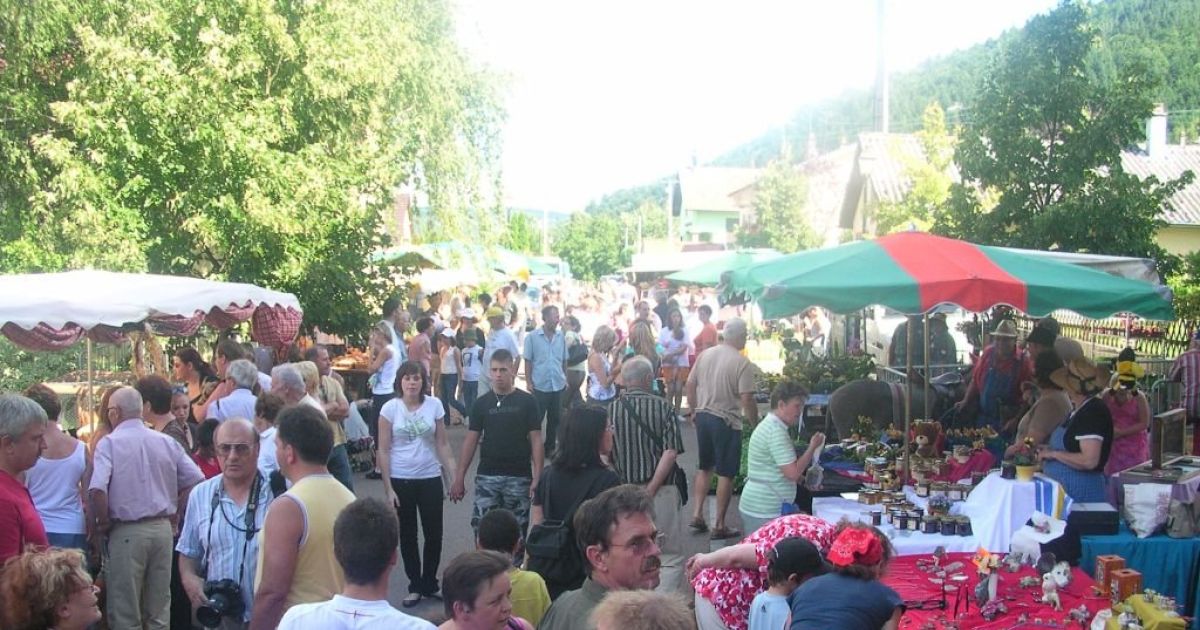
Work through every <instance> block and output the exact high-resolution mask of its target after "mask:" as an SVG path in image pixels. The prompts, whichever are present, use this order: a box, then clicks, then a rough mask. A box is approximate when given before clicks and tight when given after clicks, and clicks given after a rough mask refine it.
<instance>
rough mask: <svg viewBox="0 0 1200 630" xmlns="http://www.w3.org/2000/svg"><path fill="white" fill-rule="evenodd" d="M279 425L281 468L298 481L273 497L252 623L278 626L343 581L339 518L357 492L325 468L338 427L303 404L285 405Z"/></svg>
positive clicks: (261, 548) (338, 588)
mask: <svg viewBox="0 0 1200 630" xmlns="http://www.w3.org/2000/svg"><path fill="white" fill-rule="evenodd" d="M275 424H276V428H277V429H278V430H277V432H276V435H275V440H276V454H277V456H278V459H279V470H280V472H281V473H282V474H283V476H284V477H286V478H287V480H288V481H290V482H291V484H292V487H291V489H290V490H288V491H287V492H286V493H284V494H282V495H280V497H279V498H278V499H276V500H275V501H274V502H273V503H271V507H270V509H269V510H268V511H267V520H266V521H265V522H264V523H263V528H262V532H261V533H260V536H261V538H260V539H259V546H258V550H259V551H258V571H257V574H256V575H255V578H254V584H255V591H254V618H253V619H252V620H251V621H250V630H259V629H263V630H267V629H274V628H275V627H276V626H277V625H279V620H280V619H281V618H282V617H283V613H284V612H286V611H287V609H288V608H289V607H291V606H294V605H296V604H307V603H311V602H320V601H325V600H327V599H330V598H332V597H333V596H334V594H336V593H340V592H341V591H342V587H343V586H344V585H345V577H344V574H343V573H342V567H341V565H339V564H338V561H337V558H336V557H335V556H334V552H333V524H334V521H335V520H337V517H338V514H340V513H341V511H342V509H343V508H345V507H346V506H347V505H349V504H350V503H352V502H353V501H354V494H353V493H351V492H350V491H349V490H347V489H346V487H345V486H343V485H342V484H341V483H340V482H338V480H336V479H334V478H333V476H332V475H330V474H329V470H328V469H327V468H326V467H325V462H327V461H328V460H329V452H330V451H331V450H332V449H333V431H332V430H331V429H330V427H329V423H328V422H326V420H325V418H324V416H322V415H321V412H320V411H319V410H317V409H316V408H314V407H312V406H309V405H304V404H299V405H291V406H288V407H285V408H284V409H283V410H282V411H280V412H279V416H278V418H277V419H276V423H275Z"/></svg>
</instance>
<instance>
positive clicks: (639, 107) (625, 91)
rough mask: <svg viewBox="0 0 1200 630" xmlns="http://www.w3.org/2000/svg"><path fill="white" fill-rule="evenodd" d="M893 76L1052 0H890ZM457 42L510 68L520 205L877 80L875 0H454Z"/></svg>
mask: <svg viewBox="0 0 1200 630" xmlns="http://www.w3.org/2000/svg"><path fill="white" fill-rule="evenodd" d="M887 2H888V4H887V11H886V13H887V18H888V36H887V50H888V59H889V65H890V69H891V70H892V71H897V70H905V69H909V68H912V67H913V66H915V65H916V64H918V63H920V62H921V61H923V60H926V59H929V58H931V57H936V56H941V55H944V54H946V53H949V52H952V51H954V50H958V49H961V48H965V47H968V46H970V45H972V44H975V43H978V42H982V41H985V40H987V39H989V38H993V37H995V36H997V35H999V34H1000V33H1001V32H1003V31H1004V30H1006V29H1008V28H1012V27H1016V26H1020V25H1022V24H1024V23H1025V21H1027V20H1028V19H1029V18H1030V17H1032V16H1033V15H1035V14H1037V13H1042V12H1045V11H1047V10H1049V9H1050V8H1052V7H1053V6H1054V5H1055V4H1056V3H1055V2H1054V0H887ZM456 6H457V19H458V23H457V27H458V33H459V38H460V41H461V42H462V43H463V44H464V45H465V46H466V47H467V49H468V50H469V51H470V53H471V54H472V56H473V57H475V58H476V59H478V60H480V61H482V62H483V63H485V64H487V65H488V66H490V67H491V68H492V69H494V70H496V71H499V72H500V73H502V74H503V75H504V76H506V77H507V81H506V85H505V91H504V105H505V108H506V109H507V112H508V120H507V123H506V124H505V127H504V134H503V141H504V147H503V159H502V167H503V171H504V172H503V175H504V177H503V182H504V183H503V185H504V191H505V199H506V201H507V202H508V203H509V204H510V205H513V206H518V207H527V208H536V209H548V210H552V211H563V212H565V211H574V210H579V209H582V208H583V206H584V205H586V203H587V202H588V201H589V200H592V199H595V198H598V197H599V196H601V195H603V194H605V193H607V192H612V191H614V190H617V189H619V188H624V187H626V186H634V185H638V184H644V183H648V182H650V181H653V180H655V179H656V178H658V177H662V176H664V175H667V174H669V173H672V172H674V171H675V170H677V169H678V168H679V167H681V166H683V165H685V164H687V163H688V162H689V161H690V159H691V156H692V155H693V154H694V155H696V156H697V157H698V158H699V159H700V161H701V162H703V161H706V160H709V159H712V158H714V157H716V156H717V155H719V154H721V153H723V152H725V151H727V150H729V149H731V148H733V147H736V146H737V145H739V144H741V143H743V142H746V141H748V140H751V139H753V138H755V137H756V136H758V135H759V134H760V133H762V132H763V131H765V130H767V129H769V128H772V127H775V126H778V125H780V124H782V123H784V122H786V121H787V120H788V118H789V117H790V114H791V113H792V112H793V111H794V110H795V109H796V108H797V107H798V106H800V105H802V104H804V103H808V102H812V101H816V100H820V99H822V98H825V97H829V96H833V95H836V94H838V93H840V92H842V91H844V90H846V89H849V88H856V87H868V86H870V85H871V84H872V83H873V82H874V77H875V60H876V35H875V34H876V14H875V11H876V1H875V0H825V1H822V2H816V1H812V0H738V1H736V2H735V1H732V0H731V1H725V2H718V1H715V0H713V1H705V0H690V1H688V0H605V1H603V2H595V1H592V2H584V1H582V0H458V2H457V5H456Z"/></svg>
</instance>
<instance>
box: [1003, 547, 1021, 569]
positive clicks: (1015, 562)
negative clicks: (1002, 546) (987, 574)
mask: <svg viewBox="0 0 1200 630" xmlns="http://www.w3.org/2000/svg"><path fill="white" fill-rule="evenodd" d="M1023 563H1024V556H1023V555H1022V554H1021V553H1020V552H1016V553H1010V554H1008V555H1007V556H1004V570H1005V571H1008V572H1009V573H1016V572H1017V571H1020V570H1021V564H1023Z"/></svg>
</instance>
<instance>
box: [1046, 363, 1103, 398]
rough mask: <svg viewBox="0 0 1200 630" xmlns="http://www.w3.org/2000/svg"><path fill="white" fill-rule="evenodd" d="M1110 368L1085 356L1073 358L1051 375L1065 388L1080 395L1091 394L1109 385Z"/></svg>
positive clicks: (1051, 378)
mask: <svg viewBox="0 0 1200 630" xmlns="http://www.w3.org/2000/svg"><path fill="white" fill-rule="evenodd" d="M1108 378H1109V376H1108V370H1107V369H1105V368H1102V367H1100V366H1098V365H1096V364H1095V363H1092V362H1091V361H1089V360H1088V359H1085V358H1083V357H1080V358H1077V359H1072V360H1071V361H1069V362H1068V363H1067V364H1066V366H1064V367H1061V368H1059V369H1057V370H1055V371H1054V373H1053V374H1051V375H1050V380H1051V381H1052V382H1053V383H1054V384H1055V385H1058V386H1059V387H1061V388H1063V390H1065V391H1068V392H1071V393H1074V394H1076V395H1079V396H1091V395H1092V394H1096V393H1098V392H1099V391H1100V390H1102V389H1104V387H1106V386H1107V385H1108Z"/></svg>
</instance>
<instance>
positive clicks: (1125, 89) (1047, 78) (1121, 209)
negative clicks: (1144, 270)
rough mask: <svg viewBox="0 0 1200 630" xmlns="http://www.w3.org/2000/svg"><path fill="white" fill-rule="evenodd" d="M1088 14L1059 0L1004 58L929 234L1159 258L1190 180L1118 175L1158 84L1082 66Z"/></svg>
mask: <svg viewBox="0 0 1200 630" xmlns="http://www.w3.org/2000/svg"><path fill="white" fill-rule="evenodd" d="M1087 13H1088V8H1087V7H1086V6H1085V5H1083V4H1081V3H1079V2H1073V1H1067V2H1064V3H1063V4H1062V5H1060V6H1059V7H1058V8H1057V9H1056V10H1055V11H1053V12H1051V13H1050V14H1048V15H1044V16H1038V17H1035V18H1033V19H1032V20H1031V21H1030V22H1029V23H1028V24H1027V25H1026V27H1025V29H1024V32H1023V33H1022V34H1021V35H1020V36H1019V37H1017V38H1016V39H1015V40H1013V41H1012V42H1010V44H1009V45H1008V46H1007V47H1006V48H1005V49H1004V50H1003V52H1002V53H1001V55H1000V56H999V58H998V59H997V61H996V63H995V65H994V67H993V68H992V69H991V71H990V72H989V73H988V74H987V75H986V77H985V79H984V81H983V85H982V87H981V89H980V91H979V93H978V96H977V98H976V99H975V101H974V102H973V104H972V105H971V110H970V111H971V119H972V124H971V125H970V126H969V127H967V129H966V130H965V131H964V133H963V137H962V139H961V142H960V144H959V146H958V150H957V153H956V160H957V163H958V167H959V171H960V172H961V174H962V180H963V181H962V183H961V184H956V185H955V186H954V187H953V188H952V190H951V198H950V201H949V203H948V204H947V206H946V207H945V209H944V210H943V211H941V212H939V214H938V216H937V217H936V221H935V231H937V232H940V233H942V234H947V235H950V236H954V237H959V238H965V239H968V240H972V241H976V242H982V243H988V244H996V245H1009V246H1017V247H1029V248H1036V249H1059V250H1064V251H1088V252H1095V253H1104V254H1120V255H1132V256H1149V257H1155V258H1159V259H1160V260H1162V259H1164V258H1165V252H1163V251H1162V249H1161V248H1159V247H1158V245H1157V244H1156V243H1155V241H1154V235H1155V232H1156V230H1157V229H1158V227H1159V226H1160V225H1161V220H1160V219H1159V218H1158V215H1159V213H1160V212H1161V210H1162V208H1163V204H1164V203H1165V202H1166V200H1167V199H1168V198H1169V197H1170V196H1171V195H1172V194H1174V193H1175V192H1176V191H1177V190H1179V189H1180V187H1181V186H1183V185H1185V184H1186V182H1187V181H1190V177H1184V178H1180V179H1179V180H1177V181H1171V182H1160V181H1158V180H1156V179H1154V178H1148V179H1146V180H1142V179H1139V178H1138V177H1136V176H1134V175H1132V174H1130V173H1127V172H1126V171H1125V170H1124V169H1123V168H1122V166H1121V159H1120V153H1121V150H1122V149H1124V148H1127V147H1131V146H1133V145H1134V144H1135V143H1136V142H1137V141H1138V140H1139V139H1140V138H1141V137H1142V130H1143V123H1144V121H1145V119H1146V117H1148V116H1149V114H1150V111H1151V105H1152V103H1151V95H1152V94H1153V93H1154V89H1155V87H1156V78H1155V76H1156V75H1155V74H1154V73H1153V72H1150V71H1148V70H1147V68H1146V67H1144V66H1143V65H1142V64H1140V63H1137V62H1136V61H1131V63H1129V64H1128V65H1126V66H1124V67H1122V68H1119V69H1117V68H1114V69H1111V72H1112V73H1114V75H1113V76H1112V78H1111V79H1110V80H1107V81H1099V80H1095V79H1092V78H1090V77H1089V75H1088V73H1087V72H1086V68H1085V63H1086V61H1087V59H1088V56H1089V54H1090V53H1091V52H1092V50H1093V48H1094V47H1096V46H1097V45H1098V42H1097V37H1096V34H1095V30H1094V29H1093V27H1092V26H1091V24H1090V23H1089V21H1088V15H1087Z"/></svg>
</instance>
